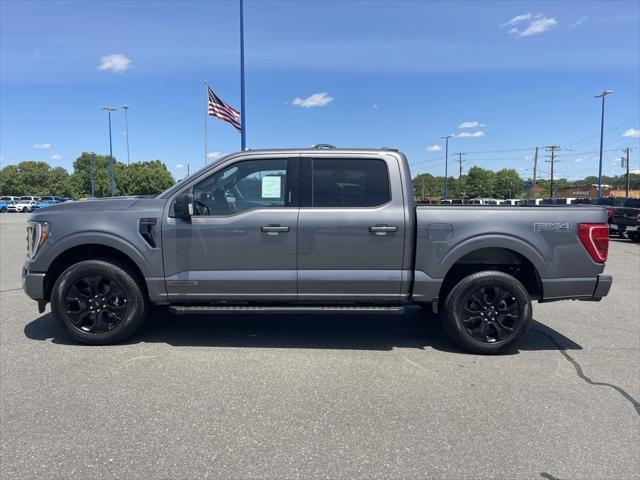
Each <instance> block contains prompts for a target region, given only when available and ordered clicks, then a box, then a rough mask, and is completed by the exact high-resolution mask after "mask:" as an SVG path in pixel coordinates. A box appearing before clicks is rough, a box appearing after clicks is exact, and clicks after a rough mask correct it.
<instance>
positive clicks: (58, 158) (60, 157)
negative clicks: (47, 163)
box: [51, 153, 62, 161]
mask: <svg viewBox="0 0 640 480" xmlns="http://www.w3.org/2000/svg"><path fill="white" fill-rule="evenodd" d="M51 160H54V161H57V160H62V155H58V154H57V153H54V154H53V155H51Z"/></svg>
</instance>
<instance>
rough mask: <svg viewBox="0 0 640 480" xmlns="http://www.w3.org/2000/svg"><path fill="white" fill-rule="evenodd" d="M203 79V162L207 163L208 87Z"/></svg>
mask: <svg viewBox="0 0 640 480" xmlns="http://www.w3.org/2000/svg"><path fill="white" fill-rule="evenodd" d="M207 87H208V85H207V81H206V80H205V81H204V164H205V165H206V164H207V116H208V115H209V91H208V90H209V89H208V88H207Z"/></svg>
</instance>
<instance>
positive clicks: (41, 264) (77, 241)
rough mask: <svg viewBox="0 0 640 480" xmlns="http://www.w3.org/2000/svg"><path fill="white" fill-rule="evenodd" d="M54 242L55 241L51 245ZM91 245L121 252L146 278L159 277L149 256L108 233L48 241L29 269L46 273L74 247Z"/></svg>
mask: <svg viewBox="0 0 640 480" xmlns="http://www.w3.org/2000/svg"><path fill="white" fill-rule="evenodd" d="M52 240H55V241H53V242H51V243H49V241H52ZM91 244H93V245H102V246H105V247H110V248H113V249H115V250H119V251H120V252H122V253H123V254H124V255H126V256H127V257H129V258H130V259H131V261H133V262H134V263H135V264H136V265H137V266H138V268H139V269H140V271H141V272H142V274H143V275H144V276H145V277H146V276H155V275H157V272H156V271H155V270H157V269H154V268H153V266H152V265H151V263H150V262H149V260H148V258H147V256H145V255H143V253H142V252H141V251H140V249H139V248H138V247H136V246H135V245H133V244H132V243H131V242H129V241H127V240H125V239H124V238H122V237H119V236H117V235H114V234H112V233H108V232H78V233H72V234H69V235H66V236H64V237H61V238H55V239H48V241H47V244H45V248H44V249H43V250H42V251H41V252H39V253H38V254H37V255H36V258H35V259H34V260H33V261H31V262H28V263H27V265H26V266H27V269H28V270H30V271H33V272H46V271H47V270H48V269H49V267H50V266H51V264H52V263H53V262H54V261H55V259H56V258H58V257H59V256H60V255H62V254H63V253H64V252H66V251H68V250H70V249H72V248H74V247H80V246H85V245H91ZM160 265H162V263H160ZM161 274H162V273H161V272H160V275H161Z"/></svg>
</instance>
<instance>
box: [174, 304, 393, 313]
mask: <svg viewBox="0 0 640 480" xmlns="http://www.w3.org/2000/svg"><path fill="white" fill-rule="evenodd" d="M169 311H170V312H171V313H174V314H176V315H192V314H196V315H197V314H204V313H220V312H224V313H318V312H321V313H322V312H331V313H394V314H401V313H403V312H404V307H403V306H401V305H397V306H375V305H373V306H366V307H350V306H340V305H335V306H321V307H314V306H305V305H298V306H252V305H237V306H235V305H211V306H208V305H206V306H202V305H198V306H186V305H173V306H171V307H169Z"/></svg>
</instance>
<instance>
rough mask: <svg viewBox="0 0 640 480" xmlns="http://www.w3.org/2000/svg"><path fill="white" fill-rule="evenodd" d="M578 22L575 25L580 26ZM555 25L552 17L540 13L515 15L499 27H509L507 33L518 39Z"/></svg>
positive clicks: (549, 28)
mask: <svg viewBox="0 0 640 480" xmlns="http://www.w3.org/2000/svg"><path fill="white" fill-rule="evenodd" d="M586 19H587V17H583V18H581V19H580V20H578V22H580V23H582V22H584V21H585V20H586ZM578 22H576V24H577V25H580V23H578ZM525 25H526V27H525ZM557 25H558V20H556V19H555V18H553V17H545V16H543V15H542V14H540V13H538V14H536V15H531V14H530V13H525V14H523V15H517V16H515V17H513V18H512V19H511V20H509V21H508V22H506V23H503V24H502V25H500V28H505V27H511V28H509V30H508V32H507V33H509V34H511V35H518V36H519V37H529V36H531V35H537V34H540V33H544V32H548V31H549V30H551V29H552V28H554V27H556V26H557ZM577 25H575V26H577ZM523 27H524V28H523Z"/></svg>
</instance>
